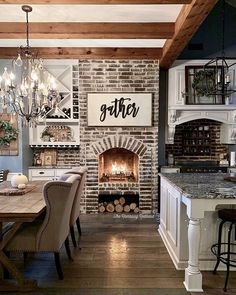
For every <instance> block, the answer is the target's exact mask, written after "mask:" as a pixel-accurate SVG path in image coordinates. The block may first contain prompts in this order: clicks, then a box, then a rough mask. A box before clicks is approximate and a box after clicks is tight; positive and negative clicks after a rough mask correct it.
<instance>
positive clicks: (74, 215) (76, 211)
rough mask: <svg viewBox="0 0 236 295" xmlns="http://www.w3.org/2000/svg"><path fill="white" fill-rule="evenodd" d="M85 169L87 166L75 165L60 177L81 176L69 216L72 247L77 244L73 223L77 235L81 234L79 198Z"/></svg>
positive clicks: (82, 188) (84, 177)
mask: <svg viewBox="0 0 236 295" xmlns="http://www.w3.org/2000/svg"><path fill="white" fill-rule="evenodd" d="M87 170H88V169H87V167H78V168H77V167H76V168H73V169H71V170H69V171H67V172H66V173H65V174H63V175H62V176H61V178H60V179H62V180H65V179H67V175H74V174H78V175H80V176H81V181H80V184H79V186H78V189H77V192H76V196H75V199H74V202H73V206H72V210H71V216H70V234H71V238H72V242H73V245H74V247H76V246H77V243H76V239H75V232H74V224H76V225H77V229H78V233H79V235H80V236H81V235H82V231H81V226H80V219H79V216H80V200H81V196H82V194H83V190H84V185H85V180H86V174H87Z"/></svg>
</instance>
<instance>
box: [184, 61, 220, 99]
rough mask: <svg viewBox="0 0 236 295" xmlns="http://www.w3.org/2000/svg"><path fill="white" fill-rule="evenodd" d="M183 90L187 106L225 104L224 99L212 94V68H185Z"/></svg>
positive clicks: (213, 72)
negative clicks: (184, 90)
mask: <svg viewBox="0 0 236 295" xmlns="http://www.w3.org/2000/svg"><path fill="white" fill-rule="evenodd" d="M206 80H207V82H206ZM185 89H186V92H185V94H184V95H185V97H186V101H185V103H186V104H188V105H189V104H224V103H225V98H224V97H223V96H222V95H217V94H212V92H213V91H214V89H215V69H214V67H210V66H209V67H207V68H206V67H204V66H186V67H185ZM210 93H211V94H210Z"/></svg>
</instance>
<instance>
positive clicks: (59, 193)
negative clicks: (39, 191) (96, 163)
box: [4, 175, 81, 280]
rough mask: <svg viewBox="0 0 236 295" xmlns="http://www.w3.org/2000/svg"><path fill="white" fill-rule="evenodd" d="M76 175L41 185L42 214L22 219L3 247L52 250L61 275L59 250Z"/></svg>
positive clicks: (64, 238) (64, 239) (65, 236)
mask: <svg viewBox="0 0 236 295" xmlns="http://www.w3.org/2000/svg"><path fill="white" fill-rule="evenodd" d="M80 179H81V178H80V176H78V175H71V176H70V177H69V178H68V179H67V180H66V181H49V182H47V183H46V184H45V185H44V187H43V194H44V199H45V203H46V215H45V218H44V219H43V220H42V221H39V220H35V221H34V222H32V223H25V224H23V225H22V226H21V228H20V229H19V230H18V231H17V233H16V235H15V236H14V237H13V238H12V240H11V241H10V242H9V243H8V244H7V246H6V247H5V249H4V250H5V251H7V252H12V251H22V252H54V258H55V264H56V268H57V273H58V277H59V279H61V280H62V279H63V271H62V268H61V263H60V256H59V251H60V249H61V247H62V245H63V243H65V247H66V252H67V255H68V257H69V259H71V260H72V258H71V253H70V248H69V239H68V234H69V220H70V215H71V208H72V204H73V201H74V197H75V192H76V191H77V188H78V185H79V183H80Z"/></svg>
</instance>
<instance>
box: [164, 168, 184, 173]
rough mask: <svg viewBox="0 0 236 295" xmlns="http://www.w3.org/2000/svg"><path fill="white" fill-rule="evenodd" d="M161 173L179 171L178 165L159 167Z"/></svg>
mask: <svg viewBox="0 0 236 295" xmlns="http://www.w3.org/2000/svg"><path fill="white" fill-rule="evenodd" d="M161 173H180V168H178V167H161Z"/></svg>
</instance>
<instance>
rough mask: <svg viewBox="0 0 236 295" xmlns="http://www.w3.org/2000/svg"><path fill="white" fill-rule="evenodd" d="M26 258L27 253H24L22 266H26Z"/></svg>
mask: <svg viewBox="0 0 236 295" xmlns="http://www.w3.org/2000/svg"><path fill="white" fill-rule="evenodd" d="M27 258H28V252H24V253H23V259H24V266H25V265H26V261H27Z"/></svg>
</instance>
